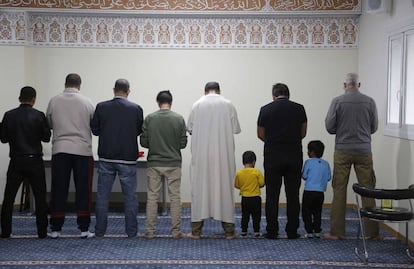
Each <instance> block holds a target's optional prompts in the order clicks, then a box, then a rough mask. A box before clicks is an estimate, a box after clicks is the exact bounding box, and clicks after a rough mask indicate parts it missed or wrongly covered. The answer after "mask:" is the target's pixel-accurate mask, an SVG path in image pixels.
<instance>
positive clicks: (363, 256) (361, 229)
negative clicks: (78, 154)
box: [355, 196, 368, 263]
mask: <svg viewBox="0 0 414 269" xmlns="http://www.w3.org/2000/svg"><path fill="white" fill-rule="evenodd" d="M356 199H357V204H358V219H359V227H358V233H357V239H356V241H357V246H356V247H355V254H356V255H357V256H358V257H359V258H360V259H361V260H362V261H364V262H365V263H367V262H368V251H367V243H366V239H365V231H364V224H363V220H362V216H361V212H360V210H359V209H360V207H359V199H358V196H357V197H356ZM360 237H362V244H363V247H364V253H363V254H362V253H360V251H359V240H360Z"/></svg>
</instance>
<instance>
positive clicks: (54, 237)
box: [47, 231, 60, 239]
mask: <svg viewBox="0 0 414 269" xmlns="http://www.w3.org/2000/svg"><path fill="white" fill-rule="evenodd" d="M47 236H49V237H50V238H52V239H58V238H59V237H60V232H57V231H54V232H51V233H47Z"/></svg>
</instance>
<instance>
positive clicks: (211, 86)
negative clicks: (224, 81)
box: [204, 81, 220, 92]
mask: <svg viewBox="0 0 414 269" xmlns="http://www.w3.org/2000/svg"><path fill="white" fill-rule="evenodd" d="M212 90H216V91H220V85H219V83H218V82H215V81H211V82H207V84H206V86H205V87H204V91H205V92H208V91H212Z"/></svg>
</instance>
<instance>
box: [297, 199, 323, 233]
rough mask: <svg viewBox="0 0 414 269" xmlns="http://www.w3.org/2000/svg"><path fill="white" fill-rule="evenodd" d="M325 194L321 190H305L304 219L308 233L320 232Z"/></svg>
mask: <svg viewBox="0 0 414 269" xmlns="http://www.w3.org/2000/svg"><path fill="white" fill-rule="evenodd" d="M323 201H324V194H323V192H320V191H304V192H303V198H302V220H303V223H304V224H305V230H306V232H307V233H308V234H311V233H314V232H315V233H320V232H321V231H322V229H321V219H322V205H323Z"/></svg>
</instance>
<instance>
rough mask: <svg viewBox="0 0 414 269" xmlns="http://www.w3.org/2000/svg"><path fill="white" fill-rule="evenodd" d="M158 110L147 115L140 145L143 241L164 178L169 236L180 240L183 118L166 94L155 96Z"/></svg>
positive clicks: (150, 226)
mask: <svg viewBox="0 0 414 269" xmlns="http://www.w3.org/2000/svg"><path fill="white" fill-rule="evenodd" d="M157 103H158V106H159V108H160V109H159V110H158V111H156V112H153V113H151V114H149V115H148V116H147V117H146V118H145V120H144V125H143V132H142V134H141V138H140V143H141V146H143V147H145V148H148V157H147V163H148V198H147V221H146V226H147V228H146V233H145V235H144V237H145V238H148V239H151V238H154V237H155V235H154V234H155V230H156V225H157V212H158V198H159V193H160V190H161V186H162V179H163V178H165V180H166V182H167V185H168V195H169V198H170V205H171V224H172V229H171V230H172V237H173V238H175V239H178V238H182V237H184V234H183V233H182V232H181V196H180V186H181V161H182V159H181V149H183V148H185V147H186V145H187V133H186V125H185V121H184V118H183V117H182V116H181V115H179V114H177V113H175V112H173V111H171V104H172V95H171V93H170V91H161V92H159V93H158V95H157Z"/></svg>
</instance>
